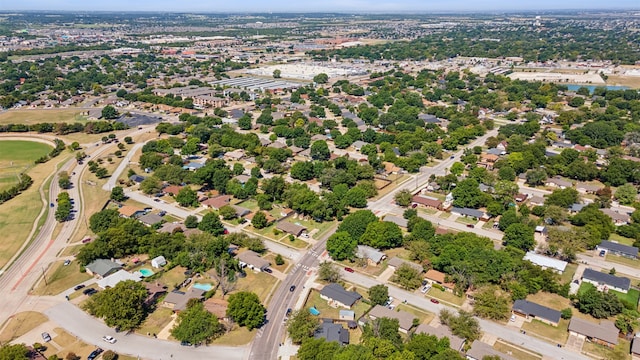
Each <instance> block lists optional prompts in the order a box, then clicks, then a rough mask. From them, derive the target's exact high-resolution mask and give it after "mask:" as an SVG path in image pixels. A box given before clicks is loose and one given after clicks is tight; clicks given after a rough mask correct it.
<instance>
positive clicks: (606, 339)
mask: <svg viewBox="0 0 640 360" xmlns="http://www.w3.org/2000/svg"><path fill="white" fill-rule="evenodd" d="M619 332H620V331H619V330H618V328H617V327H616V326H615V325H614V324H613V322H611V321H608V320H602V321H600V323H599V324H596V323H592V322H591V321H587V320H583V319H580V318H577V317H572V318H571V322H570V323H569V334H571V335H574V336H579V337H582V338H586V339H587V340H589V341H591V342H595V343H597V344H600V345H604V346H608V347H610V348H612V347H614V346H616V344H618V333H619Z"/></svg>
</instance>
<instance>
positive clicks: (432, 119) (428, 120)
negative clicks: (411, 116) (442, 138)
mask: <svg viewBox="0 0 640 360" xmlns="http://www.w3.org/2000/svg"><path fill="white" fill-rule="evenodd" d="M418 119H420V120H422V121H423V122H424V123H425V124H436V125H439V124H440V120H439V119H438V118H437V117H436V116H435V115H431V114H420V115H418Z"/></svg>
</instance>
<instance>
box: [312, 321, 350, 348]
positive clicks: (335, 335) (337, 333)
mask: <svg viewBox="0 0 640 360" xmlns="http://www.w3.org/2000/svg"><path fill="white" fill-rule="evenodd" d="M313 337H314V338H316V339H325V340H326V341H327V342H331V341H335V342H337V343H339V344H340V345H349V330H347V329H345V328H343V327H342V325H341V324H334V323H333V320H331V319H324V320H323V321H322V324H321V325H320V327H319V328H318V329H317V330H316V332H315V333H314V334H313Z"/></svg>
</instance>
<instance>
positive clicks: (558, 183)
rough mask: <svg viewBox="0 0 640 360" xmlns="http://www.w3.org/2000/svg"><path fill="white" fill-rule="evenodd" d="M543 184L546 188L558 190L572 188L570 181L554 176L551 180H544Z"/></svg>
mask: <svg viewBox="0 0 640 360" xmlns="http://www.w3.org/2000/svg"><path fill="white" fill-rule="evenodd" d="M544 184H545V185H546V186H550V187H554V188H559V189H566V188H570V187H573V183H572V182H571V181H568V180H564V179H562V178H561V177H560V176H554V177H552V178H549V179H547V180H546V182H545V183H544Z"/></svg>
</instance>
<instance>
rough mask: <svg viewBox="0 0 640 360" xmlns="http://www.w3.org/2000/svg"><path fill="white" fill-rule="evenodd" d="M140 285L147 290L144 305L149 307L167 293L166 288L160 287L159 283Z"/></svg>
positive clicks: (143, 283)
mask: <svg viewBox="0 0 640 360" xmlns="http://www.w3.org/2000/svg"><path fill="white" fill-rule="evenodd" d="M142 285H144V287H146V288H147V298H146V299H145V301H144V303H145V305H147V306H150V305H152V304H154V303H155V302H156V300H158V298H159V297H160V296H162V295H164V294H166V293H167V287H166V286H162V285H161V284H160V283H157V282H155V283H151V282H142Z"/></svg>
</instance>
